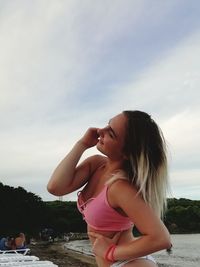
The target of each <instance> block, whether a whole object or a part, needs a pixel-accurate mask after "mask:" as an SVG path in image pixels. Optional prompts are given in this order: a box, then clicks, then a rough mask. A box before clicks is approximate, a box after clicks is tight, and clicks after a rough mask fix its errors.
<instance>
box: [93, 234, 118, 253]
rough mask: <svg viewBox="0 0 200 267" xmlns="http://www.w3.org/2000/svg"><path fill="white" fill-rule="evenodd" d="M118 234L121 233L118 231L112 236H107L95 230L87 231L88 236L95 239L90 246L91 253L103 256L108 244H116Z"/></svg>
mask: <svg viewBox="0 0 200 267" xmlns="http://www.w3.org/2000/svg"><path fill="white" fill-rule="evenodd" d="M120 234H121V233H120V232H118V233H116V234H115V235H114V237H113V238H108V237H105V236H103V235H101V234H98V233H95V232H89V233H88V235H89V237H91V238H94V239H95V241H94V243H93V246H92V251H93V253H94V254H95V255H97V256H99V257H101V258H104V257H105V254H106V252H107V250H108V248H109V247H110V245H111V244H117V242H118V240H119V238H120Z"/></svg>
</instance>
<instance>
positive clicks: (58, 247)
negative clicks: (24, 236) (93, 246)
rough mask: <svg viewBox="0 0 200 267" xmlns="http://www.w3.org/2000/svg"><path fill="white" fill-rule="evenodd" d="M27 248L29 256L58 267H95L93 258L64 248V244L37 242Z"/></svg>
mask: <svg viewBox="0 0 200 267" xmlns="http://www.w3.org/2000/svg"><path fill="white" fill-rule="evenodd" d="M29 248H30V249H31V255H35V256H37V257H39V258H40V260H49V261H52V262H53V263H54V264H57V265H58V266H59V267H68V266H69V267H72V266H73V267H97V265H96V263H95V259H94V258H93V257H91V256H87V255H84V254H81V253H76V252H74V251H72V250H69V249H66V248H64V242H54V243H46V242H39V243H36V244H34V245H33V244H31V245H30V246H29Z"/></svg>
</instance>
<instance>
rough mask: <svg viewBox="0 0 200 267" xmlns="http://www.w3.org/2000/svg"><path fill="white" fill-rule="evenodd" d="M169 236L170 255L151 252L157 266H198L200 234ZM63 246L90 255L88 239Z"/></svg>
mask: <svg viewBox="0 0 200 267" xmlns="http://www.w3.org/2000/svg"><path fill="white" fill-rule="evenodd" d="M171 238H172V244H173V249H172V253H171V254H170V255H168V253H167V252H166V251H159V252H156V253H154V254H152V256H153V257H154V258H155V259H156V261H157V263H158V265H159V267H200V234H184V235H182V234H180V235H171ZM64 246H65V247H66V248H68V249H71V250H75V251H77V252H79V253H83V254H86V255H92V252H91V245H90V243H89V240H75V241H69V242H66V243H65V245H64Z"/></svg>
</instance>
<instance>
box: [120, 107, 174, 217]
mask: <svg viewBox="0 0 200 267" xmlns="http://www.w3.org/2000/svg"><path fill="white" fill-rule="evenodd" d="M123 114H124V115H125V116H126V118H127V129H126V137H125V146H124V153H125V155H126V157H127V160H126V162H125V168H124V169H125V171H126V173H127V175H128V180H129V182H130V183H132V184H134V185H135V186H136V187H137V189H138V194H141V196H142V197H143V199H144V201H145V202H147V203H148V204H149V205H150V206H151V207H152V208H153V209H154V210H155V212H156V213H157V214H158V216H163V214H164V210H165V208H166V202H167V191H168V187H169V186H168V171H167V170H168V166H167V156H166V143H165V139H164V136H163V134H162V131H161V129H160V128H159V127H158V125H157V124H156V123H155V122H154V120H152V119H151V117H150V116H149V115H148V114H147V113H145V112H142V111H124V112H123ZM118 177H119V176H118Z"/></svg>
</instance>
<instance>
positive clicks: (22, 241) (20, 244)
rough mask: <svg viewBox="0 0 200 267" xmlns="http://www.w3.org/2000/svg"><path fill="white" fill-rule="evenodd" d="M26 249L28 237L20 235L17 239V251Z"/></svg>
mask: <svg viewBox="0 0 200 267" xmlns="http://www.w3.org/2000/svg"><path fill="white" fill-rule="evenodd" d="M25 248H26V237H25V234H24V233H19V234H18V235H17V237H16V238H15V249H25Z"/></svg>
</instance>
